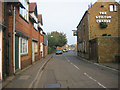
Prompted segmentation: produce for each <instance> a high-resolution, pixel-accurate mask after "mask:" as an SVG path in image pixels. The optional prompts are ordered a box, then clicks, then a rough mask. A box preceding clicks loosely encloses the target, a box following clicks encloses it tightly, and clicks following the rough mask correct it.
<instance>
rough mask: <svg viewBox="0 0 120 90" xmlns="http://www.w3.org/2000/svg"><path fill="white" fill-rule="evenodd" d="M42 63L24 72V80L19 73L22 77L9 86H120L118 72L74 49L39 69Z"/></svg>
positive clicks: (54, 57) (53, 58) (52, 59)
mask: <svg viewBox="0 0 120 90" xmlns="http://www.w3.org/2000/svg"><path fill="white" fill-rule="evenodd" d="M40 64H41V63H40ZM40 66H41V65H39V63H37V64H36V65H34V66H33V67H31V68H32V69H31V68H30V69H28V70H26V71H24V72H23V73H24V77H23V79H21V80H20V77H21V76H22V74H23V73H22V74H20V75H18V77H19V80H18V79H17V78H16V79H14V80H12V82H11V83H9V84H8V85H7V87H6V88H13V87H14V88H20V87H22V88H50V87H51V85H53V84H54V85H53V86H52V87H53V88H54V87H55V86H56V84H57V85H58V87H60V88H117V87H118V72H117V71H114V70H110V69H108V68H105V67H101V66H97V65H95V64H92V63H89V62H87V61H84V60H80V59H79V58H78V57H77V56H76V53H75V52H74V51H70V52H66V53H64V54H62V55H55V54H54V55H53V57H52V58H51V59H50V61H49V62H48V63H47V64H46V65H45V67H44V69H43V70H42V71H40V72H39V68H40ZM31 70H32V71H31ZM25 73H26V74H27V75H26V74H25ZM28 74H29V75H28ZM25 75H26V76H25ZM21 78H22V77H21ZM25 78H26V79H25ZM56 87H57V86H56Z"/></svg>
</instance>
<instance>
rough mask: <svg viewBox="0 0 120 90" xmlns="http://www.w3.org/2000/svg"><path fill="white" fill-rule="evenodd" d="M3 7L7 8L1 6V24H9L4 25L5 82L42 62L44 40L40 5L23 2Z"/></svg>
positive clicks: (1, 47)
mask: <svg viewBox="0 0 120 90" xmlns="http://www.w3.org/2000/svg"><path fill="white" fill-rule="evenodd" d="M2 4H5V5H1V2H0V11H1V9H2V14H1V15H2V16H0V18H1V17H2V19H0V20H3V21H5V22H3V21H0V27H1V28H0V41H1V42H0V60H1V58H2V61H0V65H2V67H0V73H1V74H0V75H1V76H0V77H1V78H2V77H3V78H4V79H5V77H7V76H9V75H12V74H15V73H16V72H17V71H19V70H21V69H23V68H25V67H27V66H28V65H30V64H32V63H34V62H35V61H36V60H40V39H41V37H40V30H39V29H38V23H39V22H38V13H37V4H36V3H29V1H28V0H23V1H22V2H20V1H19V2H6V3H5V2H3V3H2ZM3 6H5V8H6V9H4V7H3ZM4 14H5V15H4ZM4 17H5V19H4ZM5 25H6V26H5ZM3 27H4V28H3ZM6 27H7V28H6ZM3 29H4V30H3ZM1 32H2V33H1ZM1 35H2V36H1ZM3 36H4V37H3ZM1 43H2V44H1ZM1 53H2V54H1ZM1 55H2V56H1Z"/></svg>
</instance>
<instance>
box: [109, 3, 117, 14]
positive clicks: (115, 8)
mask: <svg viewBox="0 0 120 90" xmlns="http://www.w3.org/2000/svg"><path fill="white" fill-rule="evenodd" d="M115 11H117V5H116V4H111V5H110V12H115Z"/></svg>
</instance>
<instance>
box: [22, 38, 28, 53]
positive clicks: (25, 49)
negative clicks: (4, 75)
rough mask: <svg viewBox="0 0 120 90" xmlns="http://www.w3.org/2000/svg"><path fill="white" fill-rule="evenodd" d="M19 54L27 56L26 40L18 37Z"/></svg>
mask: <svg viewBox="0 0 120 90" xmlns="http://www.w3.org/2000/svg"><path fill="white" fill-rule="evenodd" d="M20 53H21V54H28V40H27V39H26V38H22V37H20Z"/></svg>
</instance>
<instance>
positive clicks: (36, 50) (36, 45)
mask: <svg viewBox="0 0 120 90" xmlns="http://www.w3.org/2000/svg"><path fill="white" fill-rule="evenodd" d="M37 52H38V43H37V42H35V53H37Z"/></svg>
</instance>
